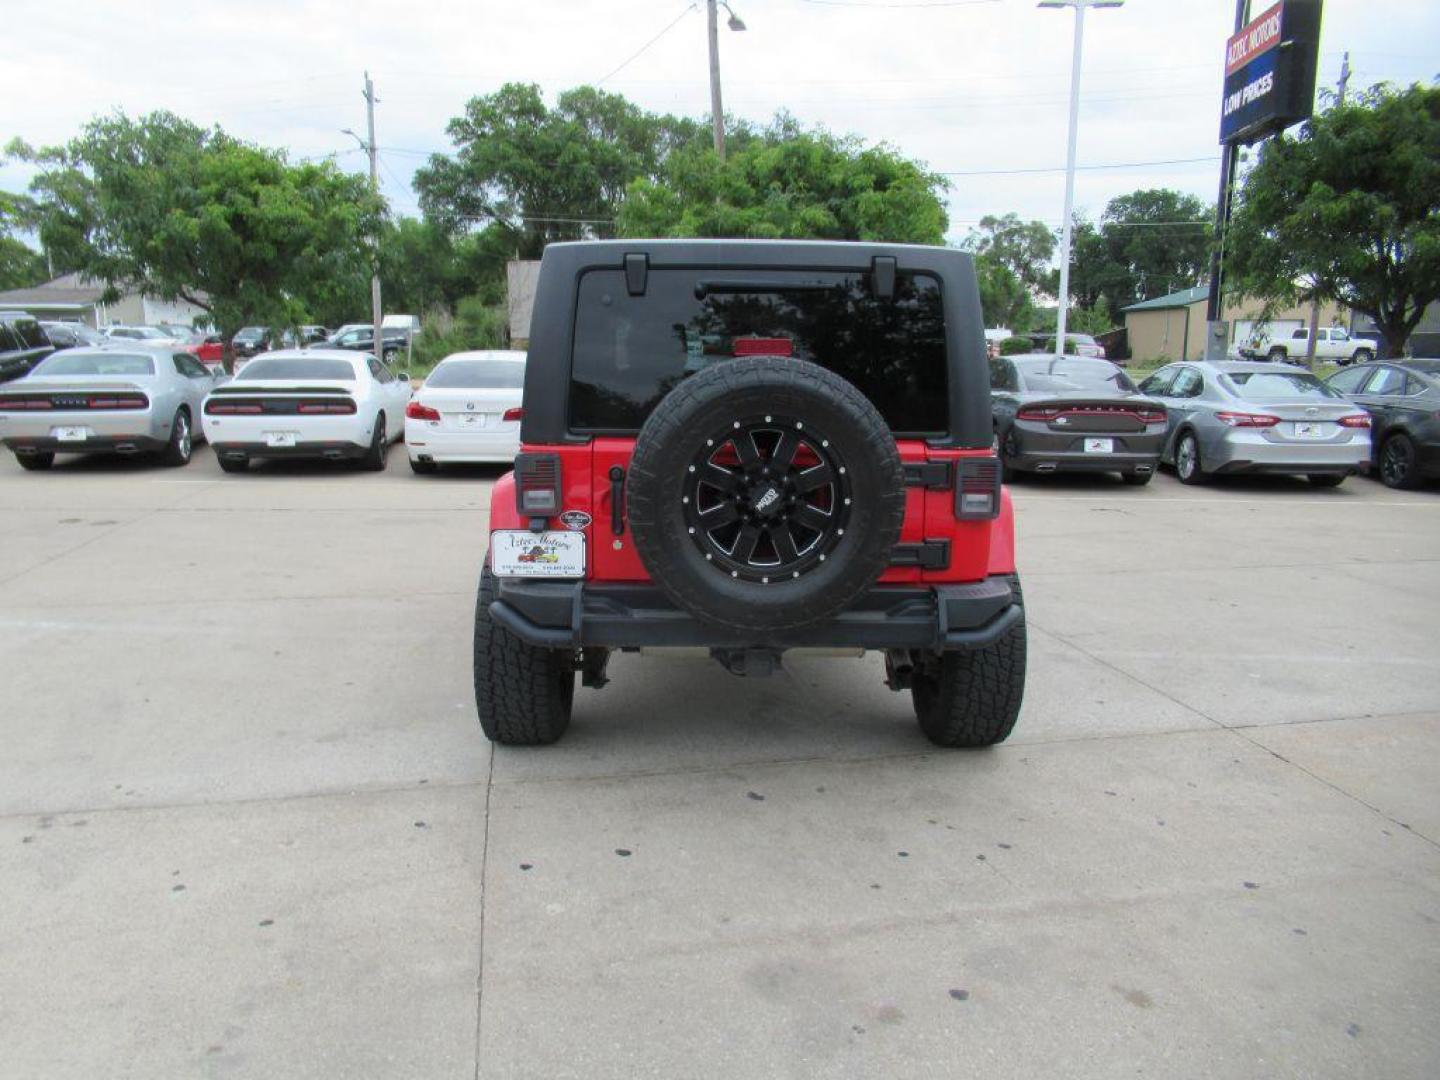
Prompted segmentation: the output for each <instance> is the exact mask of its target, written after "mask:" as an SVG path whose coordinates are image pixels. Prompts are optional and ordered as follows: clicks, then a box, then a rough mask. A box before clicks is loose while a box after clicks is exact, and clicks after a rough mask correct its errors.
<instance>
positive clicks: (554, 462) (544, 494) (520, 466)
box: [515, 454, 560, 517]
mask: <svg viewBox="0 0 1440 1080" xmlns="http://www.w3.org/2000/svg"><path fill="white" fill-rule="evenodd" d="M515 509H516V510H518V511H519V512H520V514H521V516H522V517H549V516H551V515H552V514H555V513H558V512H559V510H560V455H559V454H516V455H515Z"/></svg>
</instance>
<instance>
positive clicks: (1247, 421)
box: [1215, 412, 1280, 427]
mask: <svg viewBox="0 0 1440 1080" xmlns="http://www.w3.org/2000/svg"><path fill="white" fill-rule="evenodd" d="M1215 419H1216V420H1219V421H1220V422H1221V423H1222V424H1229V425H1230V426H1231V427H1274V426H1275V425H1276V424H1278V423H1279V422H1280V418H1279V417H1278V416H1270V415H1269V414H1268V413H1245V412H1217V413H1216V414H1215Z"/></svg>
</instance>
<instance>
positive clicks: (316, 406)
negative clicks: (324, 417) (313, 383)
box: [295, 401, 355, 416]
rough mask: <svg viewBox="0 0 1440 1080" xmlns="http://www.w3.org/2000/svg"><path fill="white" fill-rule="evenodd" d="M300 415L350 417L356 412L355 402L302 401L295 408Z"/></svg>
mask: <svg viewBox="0 0 1440 1080" xmlns="http://www.w3.org/2000/svg"><path fill="white" fill-rule="evenodd" d="M295 411H296V412H299V413H306V414H314V413H328V414H339V415H342V416H349V415H351V414H353V413H354V412H355V403H354V402H353V401H302V402H301V403H300V404H299V405H297V406H296V407H295Z"/></svg>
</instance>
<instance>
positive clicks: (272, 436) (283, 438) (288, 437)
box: [265, 431, 295, 447]
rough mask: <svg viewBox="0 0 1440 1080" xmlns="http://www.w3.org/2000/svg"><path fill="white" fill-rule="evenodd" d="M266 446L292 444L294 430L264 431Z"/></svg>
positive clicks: (293, 443) (293, 442) (293, 441)
mask: <svg viewBox="0 0 1440 1080" xmlns="http://www.w3.org/2000/svg"><path fill="white" fill-rule="evenodd" d="M265 445H266V446H275V447H282V446H294V445H295V432H293V431H267V432H265Z"/></svg>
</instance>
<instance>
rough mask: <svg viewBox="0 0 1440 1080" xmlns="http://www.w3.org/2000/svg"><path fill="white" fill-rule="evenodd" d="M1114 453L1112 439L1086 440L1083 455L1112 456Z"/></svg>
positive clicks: (1113, 441)
mask: <svg viewBox="0 0 1440 1080" xmlns="http://www.w3.org/2000/svg"><path fill="white" fill-rule="evenodd" d="M1114 452H1115V440H1114V439H1086V440H1085V453H1087V454H1113V453H1114Z"/></svg>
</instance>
